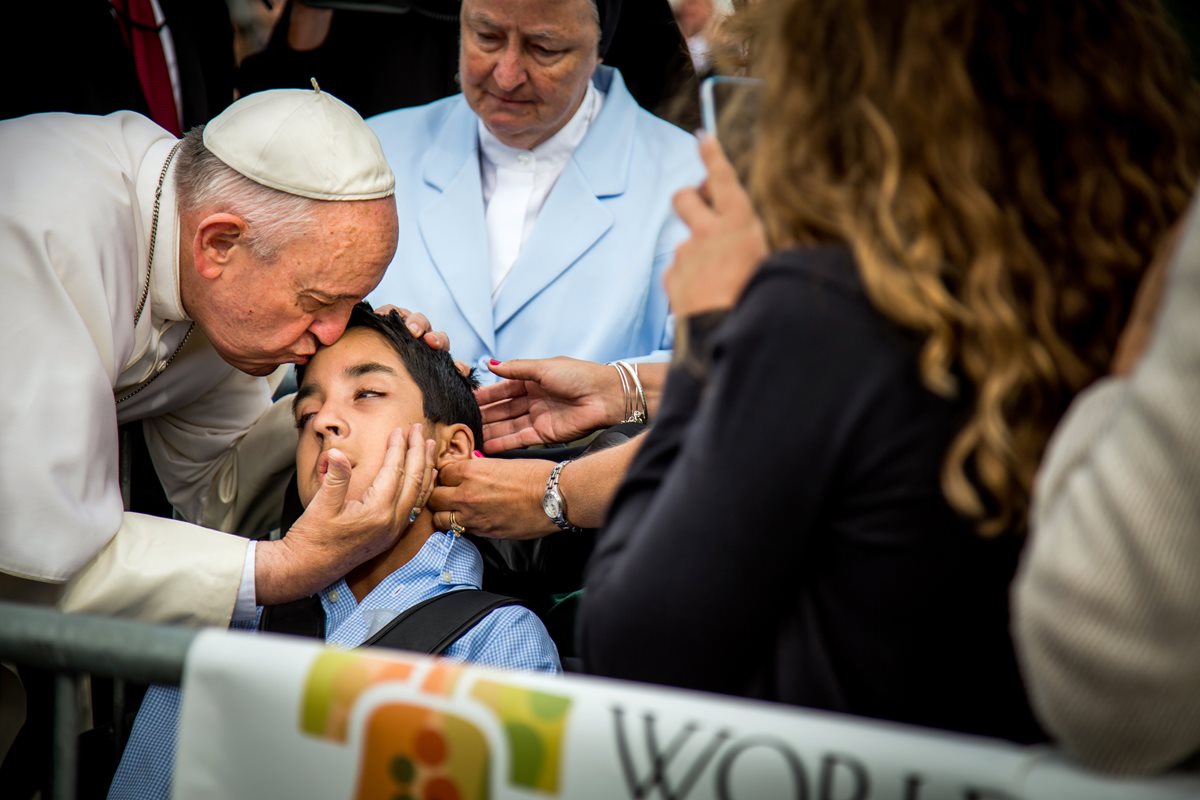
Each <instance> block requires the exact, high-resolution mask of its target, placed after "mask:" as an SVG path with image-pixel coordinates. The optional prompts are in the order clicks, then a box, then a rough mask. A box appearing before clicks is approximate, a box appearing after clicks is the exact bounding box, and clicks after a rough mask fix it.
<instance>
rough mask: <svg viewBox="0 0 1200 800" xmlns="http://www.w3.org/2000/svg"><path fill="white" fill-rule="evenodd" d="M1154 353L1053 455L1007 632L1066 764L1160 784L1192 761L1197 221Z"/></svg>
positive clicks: (1199, 444) (1198, 709)
mask: <svg viewBox="0 0 1200 800" xmlns="http://www.w3.org/2000/svg"><path fill="white" fill-rule="evenodd" d="M1192 223H1193V224H1192V226H1191V230H1190V233H1189V234H1188V235H1187V237H1186V239H1185V240H1184V244H1183V247H1182V248H1181V249H1180V251H1179V254H1178V257H1177V259H1176V261H1175V263H1174V264H1173V265H1172V270H1173V273H1172V275H1171V278H1170V282H1169V283H1168V287H1167V294H1166V298H1165V304H1164V306H1163V309H1162V313H1161V315H1160V317H1159V321H1158V325H1157V328H1156V330H1155V332H1154V336H1153V339H1152V341H1151V343H1150V346H1149V349H1148V350H1147V351H1146V354H1145V356H1144V357H1143V359H1142V361H1141V363H1140V364H1139V365H1138V367H1137V368H1136V369H1135V370H1134V371H1133V372H1132V373H1131V374H1130V375H1129V377H1128V378H1126V379H1124V380H1109V381H1104V382H1101V383H1099V384H1097V385H1096V386H1094V387H1092V388H1091V389H1089V390H1088V391H1087V392H1086V393H1084V394H1083V395H1081V396H1080V397H1079V398H1077V399H1076V401H1075V404H1074V405H1073V406H1072V409H1071V411H1070V413H1069V414H1068V415H1067V416H1066V417H1065V418H1064V420H1063V422H1062V423H1061V425H1060V427H1059V430H1058V431H1057V432H1056V433H1055V436H1054V439H1053V440H1052V441H1051V443H1050V446H1049V448H1048V449H1047V452H1046V456H1045V459H1044V461H1043V464H1042V474H1041V475H1039V478H1038V482H1037V486H1036V488H1035V492H1034V502H1033V511H1032V521H1031V522H1032V525H1031V527H1032V538H1031V540H1030V542H1029V544H1028V546H1027V548H1026V553H1025V555H1024V559H1023V563H1022V566H1021V570H1020V571H1019V573H1018V575H1017V579H1016V583H1015V590H1014V591H1015V594H1014V605H1013V625H1014V633H1015V636H1016V644H1017V651H1018V655H1019V656H1020V658H1021V663H1022V667H1023V668H1024V674H1025V678H1026V683H1027V685H1028V687H1029V693H1030V699H1031V700H1032V702H1033V705H1034V710H1035V711H1037V712H1038V714H1039V716H1040V718H1041V720H1042V722H1043V723H1044V724H1045V726H1046V728H1047V729H1048V730H1049V731H1050V732H1051V733H1052V734H1053V735H1054V737H1055V738H1056V739H1057V740H1058V741H1059V742H1060V744H1062V745H1063V746H1064V747H1065V748H1066V750H1067V751H1068V752H1070V753H1071V754H1072V755H1073V756H1074V757H1076V758H1077V759H1079V760H1081V761H1083V762H1084V763H1086V764H1087V765H1089V766H1092V767H1095V768H1098V769H1102V770H1106V771H1112V772H1129V773H1135V772H1142V773H1146V772H1154V771H1159V770H1163V769H1167V768H1169V767H1171V766H1173V765H1175V764H1178V763H1179V762H1180V761H1182V760H1183V759H1186V758H1188V757H1189V756H1191V755H1193V754H1195V753H1197V752H1200V624H1198V623H1200V620H1198V619H1197V609H1200V536H1198V535H1197V531H1198V528H1197V521H1198V520H1200V412H1198V411H1197V409H1200V213H1194V214H1193V217H1192Z"/></svg>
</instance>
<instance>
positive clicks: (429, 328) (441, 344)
mask: <svg viewBox="0 0 1200 800" xmlns="http://www.w3.org/2000/svg"><path fill="white" fill-rule="evenodd" d="M391 311H395V312H396V313H397V314H399V315H400V319H402V320H404V324H405V327H407V328H408V329H409V330H410V331H412V335H413V336H416V337H417V338H418V339H423V340H424V341H425V344H427V345H429V346H430V347H432V348H433V349H434V350H445V351H446V352H450V337H449V336H447V335H446V332H445V331H435V330H433V324H432V323H430V321H429V318H428V317H426V316H425V315H424V314H422V313H421V312H420V311H409V310H408V309H407V308H400V307H399V306H393V305H390V304H389V305H386V306H380V307H379V308H377V309H375V313H376V314H382V315H387V314H388V312H391ZM460 371H461V370H460Z"/></svg>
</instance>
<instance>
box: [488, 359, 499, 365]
mask: <svg viewBox="0 0 1200 800" xmlns="http://www.w3.org/2000/svg"><path fill="white" fill-rule="evenodd" d="M488 363H489V364H493V365H494V364H499V363H500V362H499V361H497V360H496V359H494V358H491V359H488Z"/></svg>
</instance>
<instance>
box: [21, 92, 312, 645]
mask: <svg viewBox="0 0 1200 800" xmlns="http://www.w3.org/2000/svg"><path fill="white" fill-rule="evenodd" d="M175 142H176V140H175V139H174V138H173V137H172V136H170V134H168V133H166V132H165V131H163V130H162V129H160V128H159V127H157V126H156V125H155V124H154V123H153V122H150V121H149V120H147V119H145V118H143V117H141V116H138V115H136V114H132V113H126V112H121V113H117V114H112V115H110V116H107V117H86V116H74V115H66V114H43V115H37V116H34V117H27V118H24V119H19V120H13V121H10V122H5V123H0V175H3V189H0V257H2V258H3V275H4V285H5V291H4V297H5V302H4V311H3V314H2V315H0V342H2V343H3V344H2V347H3V355H0V397H2V398H3V399H0V408H2V409H3V412H4V413H3V423H2V424H0V595H3V596H4V597H5V598H6V599H23V600H33V601H39V600H40V601H42V602H58V603H59V604H60V605H61V607H62V608H64V609H65V610H68V611H79V612H90V613H100V614H109V615H120V616H126V617H135V618H140V619H144V620H153V621H163V622H187V623H192V624H204V623H212V624H225V623H227V622H228V621H229V619H230V615H231V613H232V612H233V610H234V605H235V601H237V600H238V598H239V587H240V591H241V595H242V601H243V602H242V603H240V604H239V608H241V607H244V606H245V605H246V602H245V601H246V598H247V596H248V597H249V604H250V606H251V607H252V605H253V572H252V569H253V563H252V558H251V559H247V557H246V556H247V540H246V539H244V538H241V537H238V536H233V535H229V534H224V533H219V532H217V531H215V530H210V529H208V528H205V527H199V525H204V526H208V527H209V528H221V529H224V530H231V529H233V528H234V527H235V526H239V525H242V524H250V525H253V524H254V523H252V522H248V521H247V519H246V515H247V513H248V512H252V511H253V512H256V513H262V512H263V511H264V510H277V509H278V507H279V506H278V501H277V499H276V498H277V497H278V496H279V489H280V484H281V480H280V478H281V476H283V475H285V474H287V473H288V471H289V470H290V469H291V467H292V464H293V455H294V446H295V435H294V430H293V431H292V432H291V433H290V434H289V433H288V431H289V429H290V428H291V419H290V414H289V413H288V412H289V409H288V408H286V407H284V404H282V403H280V404H277V405H276V406H275V407H272V404H271V385H270V384H269V382H268V380H267V379H264V378H253V377H250V376H249V375H246V374H244V373H242V372H240V371H238V370H236V369H234V368H233V367H231V366H229V365H228V364H226V363H225V362H224V361H223V360H222V359H221V358H220V357H219V356H218V354H217V352H216V351H215V350H214V349H213V348H212V346H211V345H210V344H209V343H208V342H207V341H206V340H205V338H204V335H203V334H202V333H201V331H200V329H199V328H198V327H196V328H195V329H191V322H190V320H188V319H187V317H186V314H185V312H184V309H183V307H182V304H181V301H180V291H179V275H178V263H177V252H178V236H179V217H178V213H177V209H176V204H175V187H174V182H173V180H172V175H171V174H170V172H168V173H167V174H166V175H165V180H162V181H161V187H162V198H161V204H160V209H161V210H160V212H159V215H158V225H157V231H156V235H155V237H154V249H153V263H152V264H150V263H149V258H150V255H149V250H150V246H151V238H152V237H151V227H152V218H153V215H154V205H155V203H154V201H155V192H156V189H157V188H158V187H159V186H160V177H162V176H163V166H164V163H166V161H167V158H168V155H169V154H170V153H171V152H172V148H173V147H174V145H175ZM148 267H149V272H148ZM147 276H148V277H147ZM147 286H148V291H147ZM143 292H145V304H144V308H143V309H142V311H141V313H140V315H139V314H138V311H137V309H138V305H139V301H140V299H141V297H142V295H143ZM135 318H136V319H137V323H136V325H135V323H134V320H135ZM189 329H191V332H190V335H189V334H188V332H189ZM185 336H186V337H187V341H186V342H184V343H183V346H182V348H181V347H180V344H181V342H183V340H184V337H185ZM177 351H178V352H177ZM137 420H142V421H143V423H144V430H145V434H146V440H147V443H148V445H149V449H150V452H151V455H152V457H153V460H154V466H155V468H156V470H157V472H158V475H159V477H160V478H161V480H162V482H163V486H164V488H165V489H166V492H167V496H168V498H169V499H170V501H171V503H172V504H173V505H174V506H175V508H176V509H177V510H178V511H179V513H180V514H181V515H182V516H183V517H184V518H186V519H188V520H191V521H192V522H194V523H199V525H195V524H190V523H188V522H180V521H175V520H167V519H160V518H156V517H150V516H145V515H139V514H132V513H126V512H124V511H123V503H122V499H121V491H120V483H119V478H118V463H119V462H118V452H117V426H118V425H119V424H123V423H127V422H134V421H137ZM247 590H248V595H247Z"/></svg>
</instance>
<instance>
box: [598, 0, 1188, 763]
mask: <svg viewBox="0 0 1200 800" xmlns="http://www.w3.org/2000/svg"><path fill="white" fill-rule="evenodd" d="M747 19H748V24H749V30H750V31H751V34H752V35H751V40H750V47H749V48H748V52H749V53H750V54H751V71H752V73H753V74H756V75H758V76H760V77H762V78H763V79H765V86H764V90H763V91H764V94H763V96H762V98H761V111H760V119H759V126H758V130H757V139H756V144H755V148H754V151H753V153H752V157H751V160H750V163H749V172H748V176H749V177H748V195H747V194H746V193H744V192H743V190H742V188H741V186H740V184H739V183H738V180H737V178H736V177H735V175H734V172H733V169H732V167H731V166H730V165H729V163H728V162H727V161H726V160H725V158H724V156H723V155H722V154H721V151H720V148H719V146H718V145H717V144H716V142H715V141H712V140H706V141H704V142H703V143H702V145H701V151H702V153H703V155H704V158H705V161H706V163H707V165H708V168H709V178H708V181H707V182H706V184H705V185H704V186H703V187H701V188H699V189H697V190H694V191H685V192H681V193H680V195H679V196H677V198H676V208H677V210H678V211H679V213H680V215H681V216H682V217H683V219H684V221H685V222H687V223H688V225H689V226H690V227H691V229H692V238H691V240H689V241H688V242H686V243H685V244H684V245H682V246H681V247H680V248H679V250H678V252H677V257H676V263H675V265H674V266H673V267H672V270H671V271H670V273H668V275H667V279H666V280H667V288H668V292H669V294H670V297H671V303H672V308H673V310H674V312H675V313H676V314H677V315H678V317H679V318H680V320H681V322H680V325H681V330H683V331H686V333H687V337H686V340H687V345H686V348H685V349H686V357H680V352H679V350H678V349H677V353H676V355H677V358H676V364H675V365H674V367H673V368H672V370H671V372H670V375H669V377H668V380H667V384H666V388H665V392H664V394H663V396H662V398H661V401H660V403H661V405H660V407H659V409H658V415H657V419H656V421H655V425H654V427H653V429H652V430H651V431H650V433H649V434H648V435H647V436H646V437H645V442H644V443H643V445H642V447H641V449H640V451H639V452H638V454H637V456H636V457H635V459H634V462H633V464H632V466H631V468H630V471H629V473H628V475H627V476H626V479H625V481H624V483H623V484H622V486H621V489H620V490H619V492H618V494H617V496H616V499H615V500H614V503H613V505H612V507H611V509H610V512H609V517H608V521H607V524H606V526H605V529H604V531H603V533H602V534H601V537H600V540H599V542H598V545H597V550H596V553H595V554H594V556H593V559H592V563H591V564H590V566H589V574H588V581H587V597H586V602H585V606H584V612H583V621H582V646H583V655H584V663H585V666H586V668H587V669H588V671H591V672H595V673H599V674H604V675H610V676H616V677H622V678H631V679H635V680H644V681H651V682H656V683H664V684H671V685H676V686H684V687H691V688H697V689H705V690H710V691H715V692H722V693H728V694H735V695H743V696H748V697H755V698H763V699H769V700H776V701H782V702H787V703H794V704H799V705H804V706H811V707H817V708H823V709H830V710H835V711H842V712H848V713H852V714H859V715H864V716H869V717H878V718H884V719H890V720H898V721H903V722H909V723H915V724H920V725H928V726H933V727H939V728H946V729H952V730H959V731H968V732H974V733H981V734H988V735H996V736H1003V737H1007V738H1011V739H1016V740H1026V741H1027V740H1033V739H1036V738H1038V737H1039V736H1040V735H1041V734H1040V731H1039V730H1038V726H1037V724H1036V722H1035V721H1034V719H1033V717H1032V715H1031V714H1030V711H1029V706H1028V703H1027V701H1026V698H1025V693H1024V690H1023V687H1022V684H1021V680H1020V677H1019V674H1018V671H1017V666H1016V662H1015V658H1014V655H1013V648H1012V642H1011V639H1010V637H1009V633H1008V611H1007V594H1008V586H1009V583H1010V581H1011V580H1012V576H1013V572H1014V569H1015V566H1016V563H1017V558H1018V554H1019V551H1020V549H1021V547H1022V543H1023V536H1024V533H1025V518H1026V514H1027V511H1028V507H1029V496H1030V487H1031V484H1032V481H1033V476H1034V473H1035V471H1036V470H1037V466H1038V462H1039V460H1040V458H1041V456H1042V452H1043V449H1044V448H1045V446H1046V441H1047V439H1048V437H1049V435H1050V433H1051V431H1052V429H1053V428H1054V426H1055V424H1056V423H1057V422H1058V420H1059V418H1060V416H1061V415H1062V414H1063V412H1064V410H1065V409H1066V407H1067V405H1068V404H1069V402H1070V401H1071V399H1072V398H1073V397H1074V396H1075V395H1076V394H1077V393H1078V392H1080V391H1081V390H1082V389H1083V388H1084V387H1086V386H1088V384H1090V383H1091V382H1092V381H1094V380H1096V379H1097V378H1098V377H1100V376H1102V375H1104V374H1105V373H1106V372H1107V370H1108V366H1109V363H1110V360H1111V358H1112V356H1113V351H1114V347H1115V345H1116V343H1117V339H1118V336H1119V333H1120V331H1121V329H1122V326H1123V325H1124V323H1125V320H1126V318H1127V316H1128V314H1129V311H1130V307H1131V303H1132V299H1133V296H1134V293H1135V290H1136V288H1137V286H1138V283H1139V280H1140V278H1141V276H1142V274H1143V273H1144V272H1145V270H1146V269H1147V268H1148V267H1149V265H1150V264H1151V263H1152V262H1153V261H1154V260H1155V258H1156V257H1157V256H1158V255H1159V252H1160V250H1162V249H1163V247H1164V242H1165V241H1166V240H1167V238H1168V234H1169V232H1170V230H1171V228H1172V226H1173V225H1174V224H1175V223H1176V221H1177V219H1178V218H1179V217H1180V216H1181V215H1182V212H1183V211H1184V209H1185V206H1186V205H1187V203H1188V201H1189V199H1190V196H1191V192H1192V189H1193V186H1194V184H1195V181H1196V176H1197V166H1198V156H1200V150H1198V144H1200V135H1198V134H1200V105H1198V101H1197V94H1196V87H1195V86H1194V85H1193V83H1192V82H1191V78H1190V66H1189V64H1188V59H1187V55H1186V52H1185V50H1184V47H1183V45H1182V43H1181V42H1180V41H1179V40H1178V39H1177V37H1176V36H1175V35H1174V34H1173V33H1172V31H1171V30H1170V28H1169V26H1168V24H1167V22H1166V20H1165V17H1164V14H1163V12H1162V9H1161V8H1160V7H1159V5H1158V3H1157V2H1156V0H1060V1H1059V2H1045V3H1042V2H1005V3H995V2H986V0H909V2H904V3H897V2H894V0H775V1H774V2H769V3H767V2H764V3H757V4H754V5H753V6H752V7H751V9H750V16H749V17H747ZM768 250H770V251H771V252H772V254H771V255H770V256H767V257H766V258H765V260H763V256H764V255H765V254H766V253H767V251H768ZM760 262H761V265H760Z"/></svg>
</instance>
